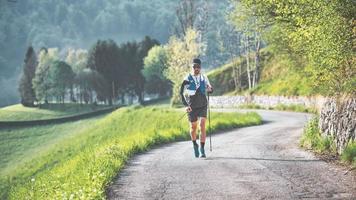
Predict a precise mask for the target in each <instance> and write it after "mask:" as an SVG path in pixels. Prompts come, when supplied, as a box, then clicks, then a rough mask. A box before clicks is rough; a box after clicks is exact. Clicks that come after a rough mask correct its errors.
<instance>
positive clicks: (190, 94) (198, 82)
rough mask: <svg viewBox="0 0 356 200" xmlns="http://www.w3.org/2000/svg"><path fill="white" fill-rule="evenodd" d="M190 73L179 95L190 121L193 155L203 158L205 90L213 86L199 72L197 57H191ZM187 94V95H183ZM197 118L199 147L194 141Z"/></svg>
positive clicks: (199, 65) (205, 114)
mask: <svg viewBox="0 0 356 200" xmlns="http://www.w3.org/2000/svg"><path fill="white" fill-rule="evenodd" d="M192 68H193V69H192V73H190V74H188V75H187V76H186V77H185V79H184V81H183V83H182V85H181V88H180V95H181V98H182V102H183V104H184V105H185V106H186V111H187V112H188V116H189V122H190V137H191V139H192V142H193V149H194V155H195V157H199V151H200V157H202V158H205V157H206V155H205V150H204V145H205V139H206V130H205V122H206V116H207V109H208V101H207V97H206V92H209V93H211V92H212V91H213V88H212V87H211V85H210V82H209V80H208V77H206V76H205V75H203V74H202V73H201V61H200V59H198V58H195V59H193V64H192ZM184 93H186V94H187V97H186V96H185V95H184ZM198 119H199V121H200V148H199V146H198V144H197V142H196V140H197V127H198Z"/></svg>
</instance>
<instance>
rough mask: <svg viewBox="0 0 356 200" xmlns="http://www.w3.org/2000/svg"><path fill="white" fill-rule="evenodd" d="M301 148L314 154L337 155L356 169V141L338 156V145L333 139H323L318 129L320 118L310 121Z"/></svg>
mask: <svg viewBox="0 0 356 200" xmlns="http://www.w3.org/2000/svg"><path fill="white" fill-rule="evenodd" d="M300 146H301V147H304V148H306V149H311V150H313V151H314V152H317V153H322V154H329V155H336V156H338V157H339V159H341V161H343V162H344V163H346V164H350V165H352V166H353V167H354V168H356V141H355V140H354V141H350V142H349V143H348V144H347V146H346V148H345V149H344V150H343V152H342V153H341V155H340V156H339V155H338V154H337V149H336V145H335V143H334V140H333V138H332V137H322V136H321V134H320V132H319V129H318V118H317V117H315V118H313V119H312V120H310V121H309V122H308V124H307V126H306V127H305V129H304V133H303V135H302V137H301V139H300Z"/></svg>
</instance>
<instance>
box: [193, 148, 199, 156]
mask: <svg viewBox="0 0 356 200" xmlns="http://www.w3.org/2000/svg"><path fill="white" fill-rule="evenodd" d="M193 148H194V155H195V157H196V158H199V146H198V145H193Z"/></svg>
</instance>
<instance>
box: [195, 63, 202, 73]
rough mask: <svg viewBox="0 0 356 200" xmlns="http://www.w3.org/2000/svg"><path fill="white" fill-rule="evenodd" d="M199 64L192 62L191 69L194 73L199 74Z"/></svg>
mask: <svg viewBox="0 0 356 200" xmlns="http://www.w3.org/2000/svg"><path fill="white" fill-rule="evenodd" d="M200 69H201V66H200V65H199V64H194V65H193V70H194V74H199V73H200Z"/></svg>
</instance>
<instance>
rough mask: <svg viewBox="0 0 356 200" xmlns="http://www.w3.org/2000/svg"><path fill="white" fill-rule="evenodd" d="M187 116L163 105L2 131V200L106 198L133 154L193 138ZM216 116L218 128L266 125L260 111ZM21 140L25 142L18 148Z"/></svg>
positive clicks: (214, 128)
mask: <svg viewBox="0 0 356 200" xmlns="http://www.w3.org/2000/svg"><path fill="white" fill-rule="evenodd" d="M182 114H183V113H182V112H180V111H176V110H173V109H169V108H165V107H162V106H160V107H156V106H154V107H152V106H150V107H145V108H141V107H131V108H122V109H119V110H117V111H115V112H113V113H112V114H110V115H107V116H106V117H104V118H100V117H98V118H96V119H87V120H83V121H79V122H73V123H66V124H62V125H58V126H57V127H52V126H48V127H34V128H32V129H27V130H23V129H15V130H11V133H10V132H8V131H6V130H1V133H0V134H1V138H2V143H1V144H0V145H1V146H0V148H1V149H2V150H3V151H4V152H1V153H2V155H1V157H3V156H5V157H6V159H4V158H2V160H1V162H4V163H5V164H2V165H1V166H2V168H1V170H2V174H1V179H0V184H1V185H2V187H1V196H0V198H1V199H7V198H9V199H26V198H27V199H71V198H74V199H101V198H105V188H106V186H107V185H108V184H109V183H110V181H111V180H112V179H113V177H114V176H115V175H116V174H117V172H118V171H119V170H120V169H121V168H122V167H123V166H124V164H125V162H126V161H127V160H128V158H130V157H131V156H132V155H133V154H134V153H137V152H141V151H146V150H148V149H149V148H150V147H151V146H152V145H155V144H161V143H167V142H170V141H176V140H184V139H189V134H188V123H187V120H186V119H182V120H178V119H179V118H180V117H181V116H182ZM212 115H215V116H213V119H214V120H213V121H212V124H211V127H212V130H213V131H216V130H221V129H226V128H233V127H241V126H247V125H255V124H259V123H261V118H260V117H259V116H258V115H257V114H256V113H248V114H238V113H212ZM41 129H42V133H41ZM23 137H24V138H25V139H22V138H23ZM26 137H27V138H26ZM17 141H18V142H19V143H24V144H23V145H22V144H21V145H22V146H21V145H20V146H21V147H19V148H17V147H16V146H18V145H19V144H18V143H17ZM8 148H9V149H11V148H12V149H15V150H14V152H15V153H12V152H10V151H6V150H5V149H8ZM6 152H7V153H6ZM10 163H11V166H10V165H9V164H10Z"/></svg>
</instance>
